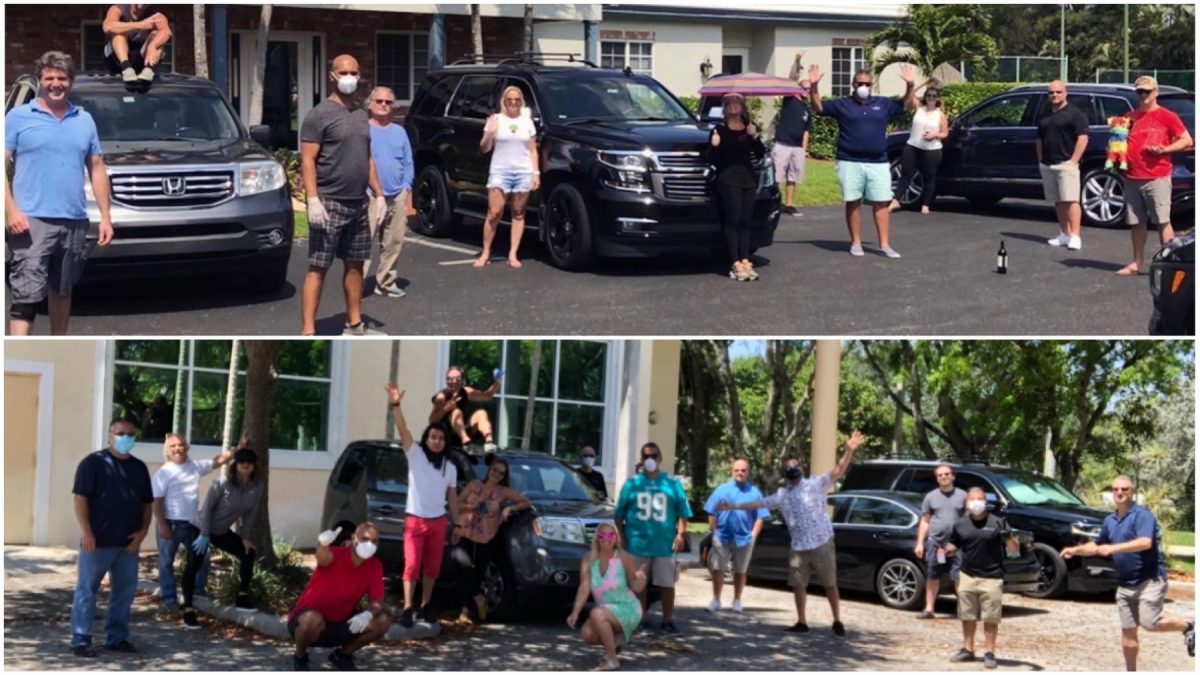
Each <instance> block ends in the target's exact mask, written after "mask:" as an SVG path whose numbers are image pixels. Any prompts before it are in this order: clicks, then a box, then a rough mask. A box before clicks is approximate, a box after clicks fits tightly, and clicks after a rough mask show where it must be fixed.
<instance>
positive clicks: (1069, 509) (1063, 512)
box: [1013, 503, 1109, 525]
mask: <svg viewBox="0 0 1200 675" xmlns="http://www.w3.org/2000/svg"><path fill="white" fill-rule="evenodd" d="M1013 508H1019V509H1021V511H1024V512H1025V513H1027V514H1030V515H1037V516H1038V517H1039V518H1046V519H1052V520H1058V521H1062V522H1067V523H1074V522H1079V521H1085V522H1086V521H1093V522H1095V523H1096V524H1097V525H1098V524H1100V523H1101V522H1103V521H1104V519H1105V518H1106V517H1108V514H1109V511H1105V510H1103V509H1097V508H1092V507H1091V506H1084V505H1072V504H1054V503H1046V504H1015V505H1014V506H1013Z"/></svg>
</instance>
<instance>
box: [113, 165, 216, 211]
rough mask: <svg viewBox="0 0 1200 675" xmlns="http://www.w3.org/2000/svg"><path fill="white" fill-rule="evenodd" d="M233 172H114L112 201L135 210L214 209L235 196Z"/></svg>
mask: <svg viewBox="0 0 1200 675" xmlns="http://www.w3.org/2000/svg"><path fill="white" fill-rule="evenodd" d="M233 176H234V173H233V170H231V169H221V170H189V171H150V172H130V173H124V172H113V173H112V174H111V175H110V180H111V181H112V199H113V201H115V202H117V203H119V204H122V205H124V206H129V207H132V208H180V207H184V208H186V207H193V206H211V205H213V204H218V203H220V202H223V201H225V200H226V199H229V198H230V197H232V196H233V189H234V187H233Z"/></svg>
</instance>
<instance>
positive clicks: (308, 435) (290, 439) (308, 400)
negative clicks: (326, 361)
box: [271, 380, 329, 450]
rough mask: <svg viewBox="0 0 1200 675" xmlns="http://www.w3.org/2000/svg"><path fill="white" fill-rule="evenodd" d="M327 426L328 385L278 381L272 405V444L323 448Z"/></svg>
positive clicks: (290, 447)
mask: <svg viewBox="0 0 1200 675" xmlns="http://www.w3.org/2000/svg"><path fill="white" fill-rule="evenodd" d="M328 428H329V385H328V384H325V383H322V382H298V381H296V380H280V381H279V388H278V389H276V391H275V404H274V405H273V406H272V407H271V447H272V448H287V449H291V450H325V449H326V447H325V445H326V440H325V439H326V436H327V431H328Z"/></svg>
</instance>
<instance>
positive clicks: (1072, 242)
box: [1037, 80, 1088, 251]
mask: <svg viewBox="0 0 1200 675" xmlns="http://www.w3.org/2000/svg"><path fill="white" fill-rule="evenodd" d="M1048 94H1049V96H1050V110H1049V112H1047V113H1046V114H1045V115H1043V116H1042V118H1041V119H1040V120H1038V131H1037V158H1038V169H1039V170H1041V173H1042V190H1043V191H1044V192H1045V194H1046V201H1048V202H1050V203H1052V204H1054V210H1055V212H1056V213H1057V214H1058V229H1059V233H1058V236H1057V237H1055V238H1053V239H1050V240H1048V241H1047V242H1046V243H1048V244H1050V245H1051V246H1066V247H1067V248H1069V249H1070V250H1072V251H1078V250H1079V249H1081V248H1083V240H1082V239H1080V230H1081V221H1082V219H1083V210H1082V209H1081V208H1080V206H1079V195H1080V185H1079V160H1081V159H1082V158H1083V152H1084V151H1085V150H1087V144H1088V118H1087V114H1085V113H1084V112H1083V111H1082V110H1080V109H1079V108H1076V107H1075V106H1073V105H1071V104H1070V103H1068V102H1067V85H1065V84H1063V83H1062V82H1060V81H1059V80H1055V81H1053V82H1051V83H1050V88H1049V90H1048Z"/></svg>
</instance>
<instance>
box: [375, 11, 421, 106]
mask: <svg viewBox="0 0 1200 675" xmlns="http://www.w3.org/2000/svg"><path fill="white" fill-rule="evenodd" d="M380 35H407V36H408V37H409V41H408V57H409V61H408V82H409V87H410V91H407V92H398V91H396V88H395V87H394V86H392V85H391V84H389V83H384V82H381V81H380V80H379V36H380ZM419 36H425V37H426V38H428V36H429V35H428V33H423V32H421V31H414V30H377V31H375V44H374V45H372V48H373V49H374V50H375V84H377V85H380V86H384V87H391V89H392V93H394V94H395V95H396V105H412V100H413V98H414V97H416V95H417V89H419V88H420V86H421V83H420V82H419V81H417V78H416V70H417V67H416V64H417V61H416V58H415V57H414V56H413V54H414V52H415V46H416V41H415V40H414V39H413V38H416V37H419ZM425 52H426V56H428V52H429V45H428V42H426V47H425ZM428 65H429V64H428V62H427V63H426V68H425V74H426V75H428V74H429V67H428ZM402 93H403V94H404V97H403V98H402V97H401V94H402Z"/></svg>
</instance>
